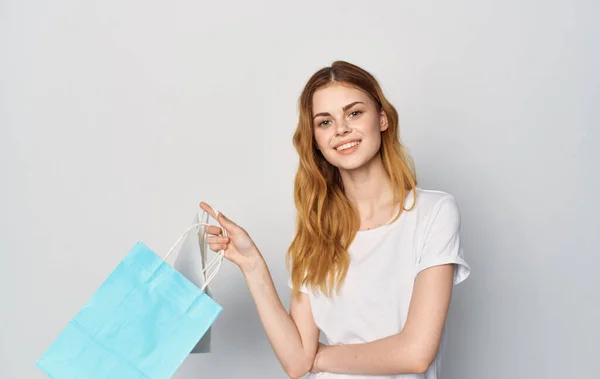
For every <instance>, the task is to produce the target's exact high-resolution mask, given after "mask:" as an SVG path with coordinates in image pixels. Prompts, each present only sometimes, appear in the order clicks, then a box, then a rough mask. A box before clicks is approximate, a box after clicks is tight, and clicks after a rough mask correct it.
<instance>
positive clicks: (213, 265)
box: [163, 208, 227, 291]
mask: <svg viewBox="0 0 600 379" xmlns="http://www.w3.org/2000/svg"><path fill="white" fill-rule="evenodd" d="M213 211H214V212H215V214H216V215H217V217H218V216H219V211H217V210H216V209H214V208H213ZM204 218H206V221H204ZM199 220H200V222H199V223H196V224H192V225H190V226H189V227H188V228H187V229H186V230H185V232H183V234H182V235H181V236H180V237H179V239H178V240H177V241H175V243H174V244H173V246H171V249H169V252H168V253H167V254H166V255H165V257H164V258H163V260H164V261H166V260H167V258H169V256H170V255H171V253H173V251H175V249H176V248H177V245H179V243H180V242H181V241H182V240H183V239H184V238H185V237H186V236H187V235H188V234H189V233H190V232H191V231H193V230H195V229H197V228H198V227H204V228H206V226H208V212H206V211H203V212H202V217H201V218H199ZM221 229H222V230H223V236H224V237H227V231H226V230H225V229H224V228H221ZM206 246H207V243H206V240H203V241H202V247H201V249H202V250H205V251H206ZM202 250H201V251H200V252H201V254H204V251H202ZM224 257H225V250H221V251H219V252H218V253H217V256H216V257H214V258H213V260H212V261H210V263H208V264H206V262H205V261H204V259H203V262H202V263H203V264H205V266H204V269H203V270H202V273H203V274H204V284H203V285H202V287H201V288H200V291H204V290H205V289H206V287H208V284H209V283H210V282H211V281H212V280H213V279H214V278H215V276H216V275H217V272H218V271H219V269H220V268H221V262H223V258H224ZM209 271H210V273H209Z"/></svg>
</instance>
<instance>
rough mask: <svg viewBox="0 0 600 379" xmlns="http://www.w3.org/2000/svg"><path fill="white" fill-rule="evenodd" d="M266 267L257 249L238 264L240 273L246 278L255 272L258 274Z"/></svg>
mask: <svg viewBox="0 0 600 379" xmlns="http://www.w3.org/2000/svg"><path fill="white" fill-rule="evenodd" d="M265 265H266V263H265V260H264V258H263V256H262V255H261V253H260V251H258V249H255V252H254V253H253V254H250V255H249V256H248V257H246V259H244V260H243V261H242V262H240V264H239V267H240V269H241V270H242V273H243V274H244V275H246V276H248V275H252V274H253V273H255V272H258V271H259V270H260V269H261V268H263V267H264V266H265Z"/></svg>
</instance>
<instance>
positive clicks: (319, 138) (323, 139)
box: [314, 131, 329, 150]
mask: <svg viewBox="0 0 600 379" xmlns="http://www.w3.org/2000/svg"><path fill="white" fill-rule="evenodd" d="M314 136H315V137H314V138H315V142H316V144H317V147H318V148H319V149H320V150H325V149H327V147H328V146H329V143H328V138H327V136H326V135H325V134H324V133H319V132H316V131H315V133H314Z"/></svg>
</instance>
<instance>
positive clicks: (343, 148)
mask: <svg viewBox="0 0 600 379" xmlns="http://www.w3.org/2000/svg"><path fill="white" fill-rule="evenodd" d="M359 144H360V141H355V142H349V143H345V144H343V145H341V146H338V147H336V148H335V149H336V150H337V151H344V150H348V149H351V148H353V147H354V146H358V145H359Z"/></svg>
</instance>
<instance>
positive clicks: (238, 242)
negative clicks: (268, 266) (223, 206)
mask: <svg viewBox="0 0 600 379" xmlns="http://www.w3.org/2000/svg"><path fill="white" fill-rule="evenodd" d="M200 208H202V209H203V210H205V211H206V212H208V214H209V215H211V216H212V217H213V218H214V219H215V220H217V221H218V222H219V224H220V225H221V227H218V226H215V225H207V226H206V229H205V230H206V235H205V240H206V242H207V243H208V245H209V247H210V249H211V250H212V251H215V252H219V251H221V250H224V253H225V258H227V259H228V260H229V261H231V262H233V263H235V264H236V265H237V266H238V267H239V268H240V269H242V271H246V270H249V269H252V267H255V266H256V263H257V262H258V261H259V260H260V259H262V256H261V255H260V252H259V251H258V248H257V247H256V245H255V244H254V241H252V238H250V236H249V235H248V233H247V232H246V231H245V230H244V229H243V228H242V227H240V226H238V225H237V224H235V223H234V222H233V221H231V220H230V219H228V218H227V217H225V216H224V215H223V214H222V213H220V212H219V214H215V211H214V209H213V208H212V207H211V206H210V205H208V204H206V203H205V202H201V203H200ZM222 229H225V231H226V232H227V236H223V232H222Z"/></svg>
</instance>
